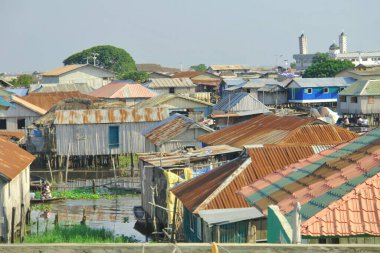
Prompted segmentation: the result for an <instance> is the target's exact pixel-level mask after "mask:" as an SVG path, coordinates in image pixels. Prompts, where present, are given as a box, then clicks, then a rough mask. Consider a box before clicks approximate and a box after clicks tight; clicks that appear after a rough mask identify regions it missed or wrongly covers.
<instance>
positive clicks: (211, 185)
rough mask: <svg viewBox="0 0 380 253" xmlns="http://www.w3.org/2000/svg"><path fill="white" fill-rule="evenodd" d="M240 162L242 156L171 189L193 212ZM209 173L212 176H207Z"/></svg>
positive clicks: (241, 161)
mask: <svg viewBox="0 0 380 253" xmlns="http://www.w3.org/2000/svg"><path fill="white" fill-rule="evenodd" d="M242 163H243V158H241V157H239V158H236V159H234V160H232V161H231V162H229V163H226V164H224V165H222V166H220V167H218V168H215V169H213V170H211V171H210V172H209V173H205V174H203V175H200V176H198V177H196V178H194V179H192V180H190V181H187V182H185V183H182V184H179V185H177V186H176V187H174V188H173V189H172V190H171V191H172V192H173V193H174V195H176V196H177V198H178V199H179V200H180V201H181V202H182V204H183V205H184V206H185V207H186V208H187V209H188V210H189V211H190V212H194V211H195V210H196V209H197V208H198V207H199V205H201V204H202V203H203V202H204V201H205V200H206V199H207V198H208V197H209V196H210V195H211V194H212V193H213V192H214V191H215V190H216V189H217V188H218V187H219V186H220V185H222V184H223V183H224V181H225V180H226V179H227V178H228V177H229V176H230V175H231V174H232V173H233V172H234V171H236V170H237V169H238V168H239V167H240V166H241V164H242ZM210 173H212V174H213V177H210V176H209V174H210Z"/></svg>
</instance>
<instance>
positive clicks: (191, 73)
mask: <svg viewBox="0 0 380 253" xmlns="http://www.w3.org/2000/svg"><path fill="white" fill-rule="evenodd" d="M203 74H204V73H203V72H199V71H181V72H177V73H175V74H174V75H173V76H172V78H184V77H188V78H192V77H195V76H200V75H203Z"/></svg>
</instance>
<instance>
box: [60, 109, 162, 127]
mask: <svg viewBox="0 0 380 253" xmlns="http://www.w3.org/2000/svg"><path fill="white" fill-rule="evenodd" d="M168 116H169V112H168V109H167V108H138V109H136V108H132V109H129V108H127V109H114V108H111V109H90V110H57V111H55V120H54V124H57V125H62V124H70V125H71V124H74V125H75V124H101V123H124V122H152V121H161V120H163V119H166V118H167V117H168Z"/></svg>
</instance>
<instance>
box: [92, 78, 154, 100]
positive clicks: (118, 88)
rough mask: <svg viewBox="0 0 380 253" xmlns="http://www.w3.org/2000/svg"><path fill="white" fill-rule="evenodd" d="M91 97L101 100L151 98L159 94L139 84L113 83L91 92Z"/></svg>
mask: <svg viewBox="0 0 380 253" xmlns="http://www.w3.org/2000/svg"><path fill="white" fill-rule="evenodd" d="M90 95H91V96H94V97H100V98H151V97H154V96H156V95H157V93H156V92H153V91H151V90H150V89H148V88H145V87H144V86H142V85H141V84H138V83H129V82H125V81H112V82H111V83H109V84H107V85H105V86H103V87H100V88H99V89H97V90H95V91H93V92H91V94H90Z"/></svg>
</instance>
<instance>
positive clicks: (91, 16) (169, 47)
mask: <svg viewBox="0 0 380 253" xmlns="http://www.w3.org/2000/svg"><path fill="white" fill-rule="evenodd" d="M379 10H380V1H379V0H363V1H357V0H314V1H312V0H287V1H280V0H234V1H233V0H188V1H182V0H135V1H132V0H103V1H100V0H60V1H58V0H34V1H31V0H23V1H21V0H0V72H23V71H34V70H39V71H45V70H49V69H53V68H56V67H60V66H62V61H63V60H64V59H65V58H66V57H67V56H69V55H71V54H72V53H75V52H78V51H81V50H83V49H86V48H89V47H91V46H95V45H101V44H110V45H114V46H117V47H121V48H124V49H125V50H127V51H128V52H129V53H130V54H131V55H132V57H133V58H134V59H135V61H136V62H137V63H160V64H162V65H165V66H169V67H179V66H180V64H181V63H182V64H183V66H184V67H188V66H190V65H194V64H198V63H205V64H206V65H210V64H248V65H251V66H257V65H267V66H268V65H274V64H275V63H276V61H278V63H279V64H280V63H283V62H284V60H285V59H287V60H289V62H290V61H293V59H292V54H294V53H298V36H299V35H300V34H301V33H302V32H304V33H305V34H306V35H307V36H308V40H309V52H316V51H326V50H327V49H328V47H329V45H330V44H331V43H332V42H333V41H336V42H338V35H339V34H340V33H341V32H342V30H344V31H345V33H346V34H347V35H348V49H349V51H359V50H360V51H375V50H377V51H380V15H379ZM276 55H277V56H276ZM278 55H283V56H282V57H279V56H278Z"/></svg>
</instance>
